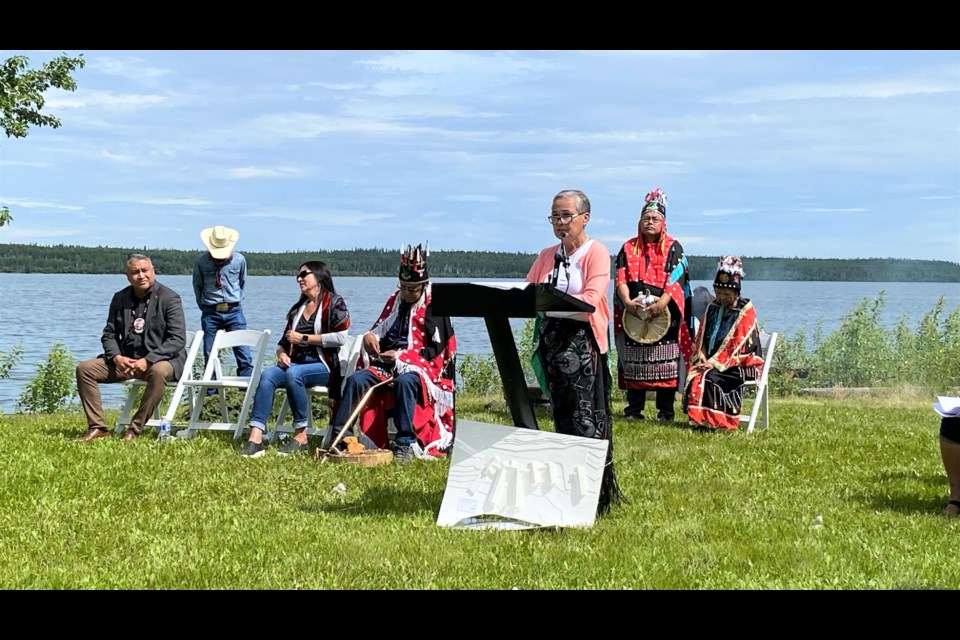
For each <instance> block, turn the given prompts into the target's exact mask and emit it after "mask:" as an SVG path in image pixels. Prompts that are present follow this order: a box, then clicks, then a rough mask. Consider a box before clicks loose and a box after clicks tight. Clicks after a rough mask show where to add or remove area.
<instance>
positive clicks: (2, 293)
mask: <svg viewBox="0 0 960 640" xmlns="http://www.w3.org/2000/svg"><path fill="white" fill-rule="evenodd" d="M158 280H159V281H160V282H163V283H164V284H165V285H167V286H169V287H171V288H172V289H174V290H176V291H177V292H178V293H179V294H180V295H181V296H182V297H183V303H184V312H185V313H186V318H187V328H188V329H194V330H195V329H199V328H200V310H199V309H198V308H197V306H196V303H195V301H194V296H193V287H192V279H191V276H158ZM434 281H435V282H466V280H463V279H454V278H436V279H435V280H434ZM335 284H336V286H337V291H338V292H339V293H341V294H342V295H343V296H344V298H346V300H347V305H348V306H349V308H350V315H351V318H352V327H351V333H362V332H363V331H366V330H367V329H369V328H370V325H372V324H373V322H374V320H376V318H377V316H378V315H379V313H380V310H381V309H382V307H383V302H384V300H385V299H386V296H387V295H388V294H389V293H391V292H392V291H394V289H395V287H396V278H347V277H344V278H336V279H335ZM126 285H127V280H126V278H125V277H124V276H123V275H122V274H117V275H83V274H18V273H15V274H11V273H0V328H2V331H0V352H7V351H9V350H10V349H11V348H12V347H13V346H14V345H16V344H18V343H19V344H21V345H22V346H23V349H24V357H23V359H22V360H21V361H20V363H19V364H18V365H17V366H16V367H14V368H13V370H12V371H11V372H10V377H9V378H8V379H6V380H2V381H0V410H2V411H6V412H12V411H13V410H14V405H15V402H16V399H17V398H18V397H19V395H20V393H21V391H22V388H23V385H24V383H26V382H27V381H29V380H30V379H32V378H33V377H34V376H35V375H36V365H37V364H38V363H42V362H45V361H46V358H47V353H48V352H49V350H50V347H51V345H52V344H53V343H54V342H62V343H64V344H65V345H66V346H67V347H68V348H69V349H70V350H71V352H72V353H73V354H74V356H75V357H76V358H77V359H78V360H81V359H86V358H90V357H93V356H95V355H97V354H98V353H100V334H101V332H102V330H103V325H104V323H105V322H106V318H107V306H108V305H109V304H110V298H111V296H112V295H113V293H114V292H115V291H117V290H119V289H122V288H123V287H124V286H126ZM693 286H694V287H697V286H705V287H707V288H711V289H712V282H710V281H694V282H693ZM880 291H884V292H885V293H886V295H885V304H884V309H883V322H884V324H885V325H886V326H888V327H892V326H893V325H894V324H895V323H896V322H897V320H898V319H899V318H900V317H901V315H903V314H906V316H907V318H908V321H909V323H910V326H911V327H916V324H917V323H918V322H919V321H920V319H921V318H922V317H923V316H924V314H926V313H927V312H928V311H930V309H932V308H933V305H934V304H935V303H936V302H937V300H938V299H939V298H940V297H941V296H944V297H945V298H946V302H947V310H948V311H949V310H951V309H954V308H956V307H957V306H960V284H957V283H926V282H923V283H917V284H914V283H909V282H783V281H756V282H751V281H749V280H748V281H746V282H745V285H744V289H743V295H744V296H745V297H748V298H750V299H751V300H753V302H754V305H755V306H756V309H757V316H758V318H759V320H760V323H761V325H762V326H763V328H764V329H765V330H766V331H771V332H772V331H778V332H780V333H781V334H784V333H785V334H787V335H793V334H794V332H795V331H796V330H797V328H798V327H801V326H803V327H806V330H807V335H808V337H809V336H811V335H812V333H813V329H814V326H815V325H816V323H817V322H818V321H822V322H823V328H824V332H825V333H827V334H829V333H830V332H831V331H832V330H834V329H835V328H836V327H837V326H838V325H839V323H840V319H841V317H842V316H843V315H844V314H845V313H847V312H849V311H850V310H852V309H853V308H854V307H855V306H856V305H857V304H858V303H859V302H860V301H861V300H863V299H864V298H870V299H873V298H876V296H877V295H878V294H879V293H880ZM611 295H612V288H611ZM298 296H299V288H298V287H297V283H296V281H295V280H294V279H293V278H292V277H291V276H251V277H250V278H249V279H248V283H247V299H246V301H245V302H244V313H245V315H246V318H247V323H248V325H249V326H250V328H256V329H261V328H267V329H270V330H271V332H272V333H273V335H274V336H276V340H279V339H280V335H281V332H282V331H283V327H284V315H285V313H286V310H287V309H289V308H290V305H292V304H293V303H294V302H296V300H297V298H298ZM453 322H454V329H455V330H456V333H457V344H458V348H459V351H460V353H491V351H492V350H491V347H490V340H489V338H488V337H487V330H486V325H485V324H484V322H483V319H482V318H455V319H454V321H453ZM523 323H524V320H523V319H515V320H513V321H512V322H511V324H512V325H513V326H514V327H515V328H519V327H522V326H523ZM271 340H273V336H271ZM274 342H275V340H274ZM271 351H272V350H271ZM102 389H103V399H104V404H106V405H107V406H117V405H119V404H120V402H121V399H122V393H121V392H122V389H121V388H120V386H119V385H105V386H104V387H102Z"/></svg>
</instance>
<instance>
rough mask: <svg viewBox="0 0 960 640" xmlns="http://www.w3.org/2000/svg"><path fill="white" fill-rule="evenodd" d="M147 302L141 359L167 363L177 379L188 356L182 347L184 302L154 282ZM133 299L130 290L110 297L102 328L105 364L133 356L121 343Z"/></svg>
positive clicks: (173, 292) (128, 325)
mask: <svg viewBox="0 0 960 640" xmlns="http://www.w3.org/2000/svg"><path fill="white" fill-rule="evenodd" d="M149 295H150V303H149V304H148V305H147V314H146V316H145V317H144V322H145V326H144V337H143V344H144V346H145V347H146V349H147V355H146V356H144V357H145V358H146V360H147V362H148V363H150V364H153V363H154V362H160V361H161V360H169V361H170V364H171V365H173V375H174V377H175V378H179V377H180V375H181V374H182V373H183V367H184V363H185V362H186V359H187V355H186V354H185V353H184V352H183V347H184V345H185V344H186V342H187V323H186V320H185V319H184V316H183V303H182V302H181V301H180V294H178V293H177V292H176V291H174V290H173V289H171V288H170V287H167V286H165V285H162V284H160V283H159V282H156V281H154V283H153V286H152V287H151V288H150V293H149ZM135 299H136V294H134V292H133V287H132V286H131V287H126V288H124V289H121V290H120V291H117V292H116V293H115V294H113V299H112V300H111V301H110V311H109V312H108V313H107V324H106V326H105V327H104V328H103V336H101V338H100V342H102V343H103V358H104V360H106V361H107V362H110V361H111V360H113V358H114V356H117V355H121V354H122V355H125V356H127V357H133V355H134V354H132V353H124V351H123V343H124V339H125V338H126V332H127V331H129V330H130V326H131V324H132V323H131V315H130V308H131V306H132V305H133V303H134V300H135Z"/></svg>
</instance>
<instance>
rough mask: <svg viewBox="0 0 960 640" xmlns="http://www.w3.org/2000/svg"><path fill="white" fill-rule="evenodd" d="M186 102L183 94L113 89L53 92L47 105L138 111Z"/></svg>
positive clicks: (55, 107)
mask: <svg viewBox="0 0 960 640" xmlns="http://www.w3.org/2000/svg"><path fill="white" fill-rule="evenodd" d="M184 102H185V100H184V98H183V97H182V96H173V95H156V94H139V93H116V92H111V91H84V90H81V89H77V91H76V92H75V93H71V92H67V91H63V92H58V93H51V94H50V98H49V99H48V100H47V103H46V105H45V106H46V107H47V108H49V109H51V110H57V109H84V108H85V109H89V108H97V109H104V110H109V111H137V110H140V109H152V108H154V107H170V106H179V105H181V104H183V103H184Z"/></svg>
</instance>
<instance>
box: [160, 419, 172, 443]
mask: <svg viewBox="0 0 960 640" xmlns="http://www.w3.org/2000/svg"><path fill="white" fill-rule="evenodd" d="M168 439H170V421H169V420H168V419H167V418H163V419H161V420H160V440H168Z"/></svg>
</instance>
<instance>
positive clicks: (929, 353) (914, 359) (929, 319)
mask: <svg viewBox="0 0 960 640" xmlns="http://www.w3.org/2000/svg"><path fill="white" fill-rule="evenodd" d="M883 304H884V293H883V292H880V295H879V296H878V297H877V298H876V299H875V300H870V299H864V300H862V301H861V302H860V303H859V304H858V305H857V306H856V307H855V308H854V309H853V310H851V311H850V312H848V313H846V314H845V315H844V316H843V317H842V318H841V321H840V326H839V327H838V328H837V329H836V330H835V331H834V332H833V333H831V334H830V335H829V336H826V337H825V336H824V335H823V326H822V324H821V323H818V324H817V328H816V331H815V332H814V335H813V348H812V350H807V348H806V344H805V342H806V340H805V331H804V328H803V327H800V328H799V329H797V331H796V332H795V333H794V337H793V338H792V339H791V338H789V337H788V336H785V335H781V336H780V338H779V340H778V342H777V349H776V353H775V355H774V361H773V363H772V365H771V367H772V368H771V370H770V387H771V390H772V391H773V393H775V394H778V395H789V394H791V393H794V392H796V391H797V390H798V389H799V388H800V387H824V386H827V387H829V386H842V387H857V386H865V387H873V386H891V385H908V386H919V387H923V388H925V389H927V390H929V391H932V392H936V393H943V392H952V390H954V389H956V388H957V387H960V307H958V308H955V309H953V310H952V311H950V312H949V313H947V314H946V315H944V312H945V307H946V299H945V298H944V297H941V298H940V300H938V301H937V303H936V304H935V305H934V307H933V308H932V309H931V310H930V311H929V312H927V314H926V315H924V317H923V318H922V319H921V320H920V322H919V324H918V325H917V329H916V331H911V329H910V326H909V324H908V322H907V318H906V316H903V317H901V318H900V319H899V320H898V321H897V323H896V324H895V325H894V327H893V328H892V329H887V328H885V327H883V325H882V324H881V322H880V312H881V311H882V309H883Z"/></svg>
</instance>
